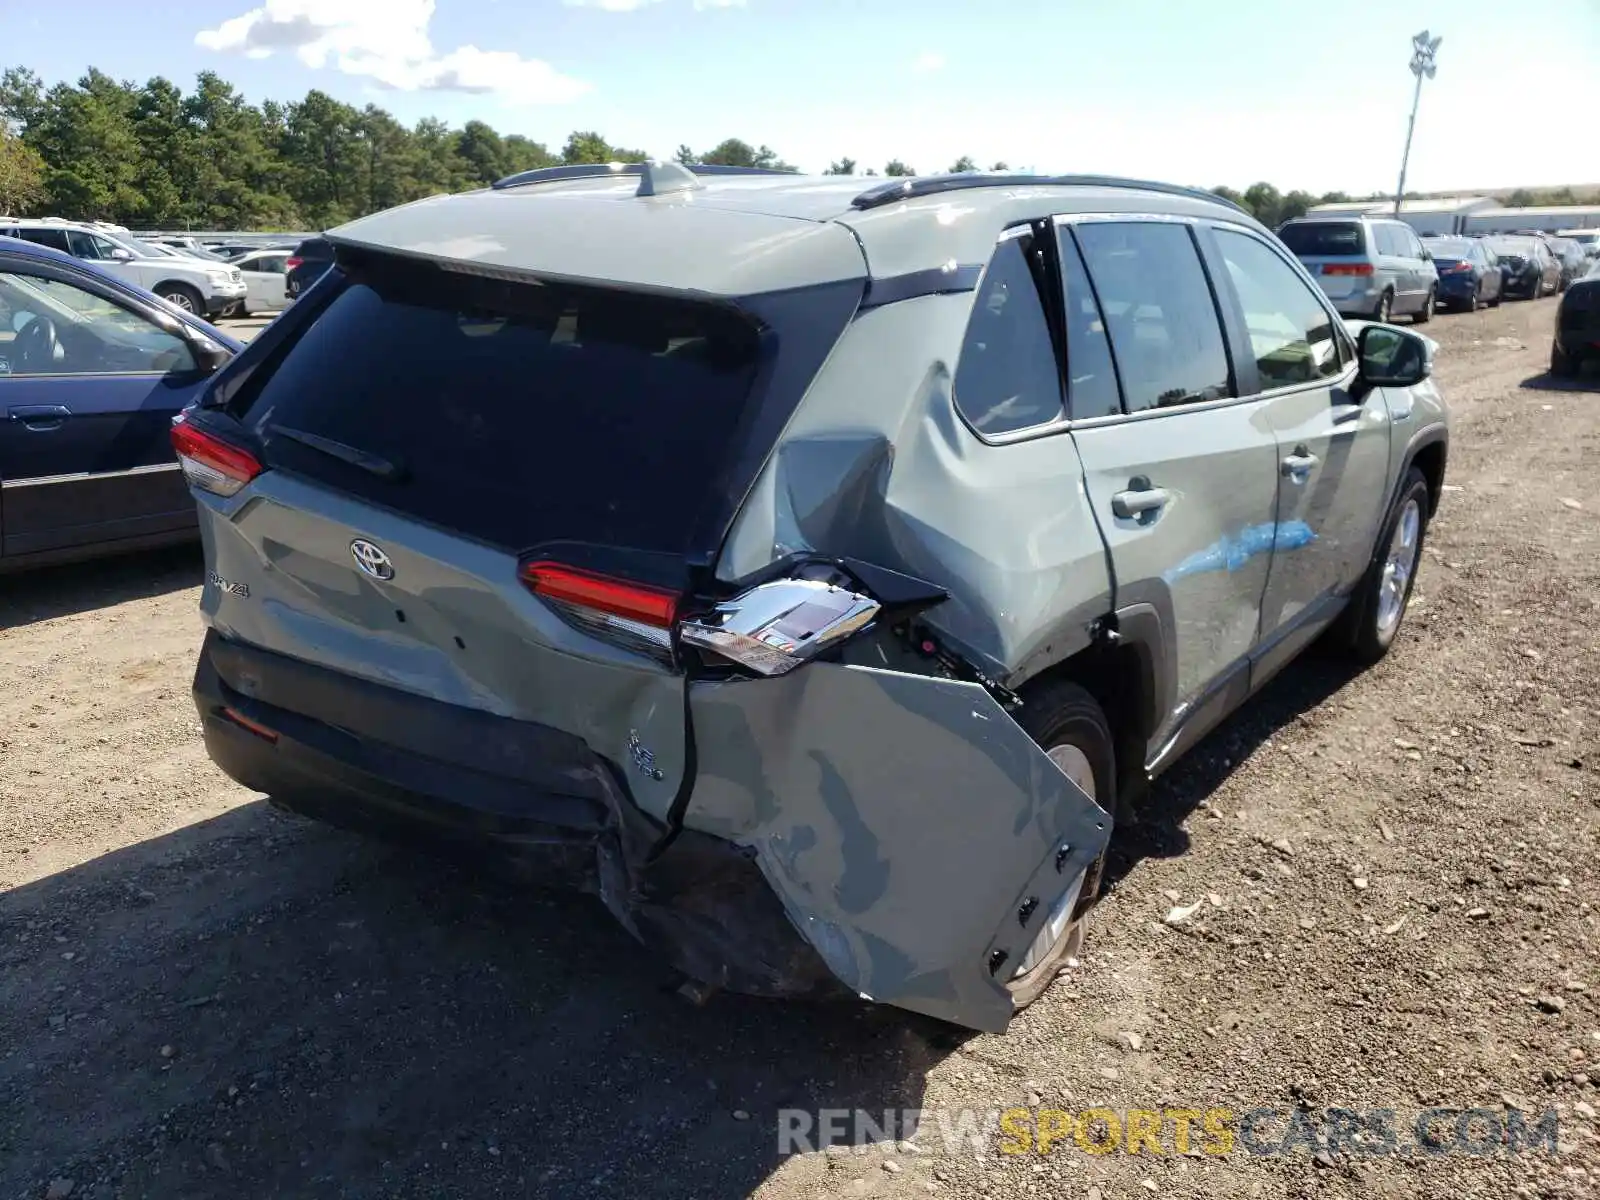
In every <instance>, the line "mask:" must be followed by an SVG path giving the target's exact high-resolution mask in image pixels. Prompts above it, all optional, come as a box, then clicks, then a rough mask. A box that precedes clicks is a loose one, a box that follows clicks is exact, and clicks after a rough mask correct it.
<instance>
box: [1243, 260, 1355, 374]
mask: <svg viewBox="0 0 1600 1200" xmlns="http://www.w3.org/2000/svg"><path fill="white" fill-rule="evenodd" d="M1216 234H1217V245H1218V247H1219V248H1220V249H1221V250H1222V260H1223V261H1224V262H1225V263H1227V264H1228V276H1229V278H1231V279H1232V281H1233V287H1234V291H1235V292H1236V293H1237V294H1238V297H1239V306H1240V308H1242V309H1243V310H1244V319H1245V326H1246V328H1247V329H1248V331H1249V334H1250V350H1251V353H1252V354H1253V355H1254V356H1255V360H1256V370H1257V371H1258V372H1260V375H1261V388H1262V390H1263V391H1266V390H1269V389H1271V388H1278V387H1286V386H1288V385H1290V384H1296V383H1309V382H1312V381H1314V380H1317V379H1328V378H1331V377H1333V376H1335V375H1338V374H1339V373H1340V371H1341V370H1342V369H1343V368H1342V367H1341V365H1340V361H1339V340H1338V334H1337V333H1336V332H1335V331H1334V319H1333V318H1332V317H1331V316H1330V315H1329V314H1328V310H1327V309H1326V308H1324V307H1323V306H1322V304H1321V303H1320V302H1318V300H1317V298H1316V297H1315V296H1314V295H1312V293H1311V289H1310V288H1308V287H1307V286H1306V285H1305V283H1304V282H1303V281H1302V280H1301V279H1300V277H1299V276H1298V275H1296V274H1295V273H1294V271H1293V270H1292V269H1291V268H1290V267H1289V264H1288V263H1286V262H1284V261H1283V259H1281V258H1279V257H1278V256H1277V255H1276V254H1274V253H1273V252H1272V251H1271V250H1270V249H1269V248H1268V247H1267V246H1265V245H1263V244H1262V243H1261V242H1258V241H1257V240H1256V239H1255V238H1253V237H1250V236H1249V235H1248V234H1243V233H1234V232H1232V231H1231V230H1226V229H1219V230H1217V231H1216Z"/></svg>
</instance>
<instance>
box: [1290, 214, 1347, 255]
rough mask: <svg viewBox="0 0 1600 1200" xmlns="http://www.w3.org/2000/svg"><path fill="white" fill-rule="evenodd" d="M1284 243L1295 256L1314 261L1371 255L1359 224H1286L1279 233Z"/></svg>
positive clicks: (1310, 222)
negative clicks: (1305, 257) (1367, 253)
mask: <svg viewBox="0 0 1600 1200" xmlns="http://www.w3.org/2000/svg"><path fill="white" fill-rule="evenodd" d="M1278 236H1279V237H1280V238H1282V239H1283V244H1284V245H1285V246H1287V247H1289V249H1290V250H1292V251H1293V252H1294V253H1295V254H1298V255H1302V256H1307V257H1314V258H1337V257H1339V256H1340V255H1357V254H1365V253H1366V252H1367V241H1366V236H1365V234H1364V232H1363V231H1362V228H1361V225H1360V223H1359V222H1356V221H1307V222H1305V223H1304V224H1301V225H1294V224H1290V225H1285V226H1284V227H1283V228H1282V229H1280V230H1278Z"/></svg>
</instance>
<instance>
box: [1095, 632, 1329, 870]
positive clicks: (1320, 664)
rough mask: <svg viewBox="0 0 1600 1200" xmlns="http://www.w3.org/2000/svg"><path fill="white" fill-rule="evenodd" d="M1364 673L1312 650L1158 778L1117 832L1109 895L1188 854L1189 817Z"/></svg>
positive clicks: (1110, 864) (1110, 860) (1110, 858)
mask: <svg viewBox="0 0 1600 1200" xmlns="http://www.w3.org/2000/svg"><path fill="white" fill-rule="evenodd" d="M1359 673H1360V672H1359V669H1358V668H1356V667H1354V666H1352V665H1351V664H1350V663H1348V662H1345V661H1341V660H1340V659H1339V658H1338V657H1337V656H1335V655H1332V654H1320V653H1318V652H1317V650H1316V648H1312V649H1311V650H1309V651H1307V652H1306V653H1305V654H1304V655H1303V656H1302V657H1300V658H1299V659H1297V660H1296V661H1295V663H1294V665H1293V667H1292V668H1291V669H1290V670H1287V671H1284V672H1283V673H1282V674H1280V675H1279V676H1278V677H1277V678H1276V679H1274V680H1273V681H1272V682H1271V683H1269V684H1267V686H1266V687H1265V688H1263V689H1262V690H1261V691H1260V692H1258V693H1257V694H1256V695H1254V696H1253V697H1251V698H1250V699H1249V700H1248V701H1246V702H1245V704H1244V705H1243V707H1241V708H1240V709H1239V711H1238V712H1236V713H1234V714H1233V715H1232V716H1231V717H1229V718H1228V719H1227V720H1226V721H1224V722H1223V723H1222V724H1221V725H1220V726H1218V727H1217V728H1216V729H1215V730H1213V731H1212V732H1211V733H1210V734H1209V735H1208V736H1207V737H1206V738H1205V739H1204V740H1203V741H1201V742H1200V743H1199V744H1198V745H1197V746H1195V747H1194V748H1193V749H1192V750H1190V751H1189V752H1188V753H1187V754H1185V755H1184V756H1183V757H1182V758H1180V759H1179V760H1178V762H1177V764H1176V765H1175V766H1174V767H1173V768H1172V769H1171V770H1170V771H1168V772H1167V773H1166V774H1164V775H1162V776H1161V777H1160V778H1159V779H1157V780H1156V782H1155V783H1154V784H1152V785H1151V788H1150V795H1149V797H1148V798H1147V799H1146V801H1145V802H1144V804H1143V805H1141V806H1140V807H1139V809H1138V810H1137V819H1136V820H1135V821H1134V822H1132V823H1131V824H1124V825H1122V826H1120V827H1119V828H1118V830H1117V832H1116V834H1115V835H1114V836H1113V838H1112V842H1111V852H1110V855H1109V856H1108V858H1107V862H1106V874H1105V879H1104V882H1103V883H1102V889H1110V888H1112V887H1115V886H1116V885H1117V884H1118V883H1120V882H1121V881H1122V879H1123V878H1125V877H1126V876H1127V875H1128V874H1129V873H1130V872H1132V871H1133V869H1134V868H1135V867H1137V866H1138V865H1139V863H1140V862H1141V861H1142V860H1144V859H1146V858H1176V857H1178V856H1179V855H1180V854H1185V853H1187V852H1188V850H1189V840H1190V839H1189V834H1188V833H1187V832H1186V831H1185V830H1184V828H1183V822H1184V821H1185V820H1186V819H1187V818H1188V817H1189V815H1190V814H1191V813H1193V812H1194V811H1195V809H1197V808H1199V807H1200V805H1201V803H1202V802H1203V801H1204V800H1205V799H1206V798H1207V797H1208V796H1210V795H1211V794H1212V793H1213V792H1215V791H1216V790H1217V788H1218V787H1219V786H1221V784H1222V781H1223V780H1225V779H1226V778H1227V777H1228V776H1229V775H1231V774H1232V773H1233V769H1234V768H1235V767H1236V766H1238V764H1239V763H1240V762H1242V761H1243V760H1244V759H1245V758H1247V757H1249V755H1251V754H1252V753H1254V751H1255V750H1256V748H1257V747H1259V746H1260V745H1261V744H1262V743H1263V742H1265V741H1266V740H1267V739H1268V738H1270V737H1272V736H1273V735H1274V734H1275V733H1277V732H1278V731H1279V730H1280V729H1282V728H1283V727H1284V726H1285V725H1288V724H1289V723H1290V722H1292V721H1294V720H1295V719H1296V718H1297V717H1299V716H1300V714H1301V713H1304V712H1306V711H1307V710H1309V709H1312V708H1315V707H1316V706H1317V705H1319V704H1321V703H1322V702H1323V701H1324V700H1326V699H1327V698H1328V697H1329V696H1332V695H1333V694H1334V693H1335V692H1337V691H1339V689H1340V688H1342V687H1344V686H1345V685H1346V684H1348V683H1349V682H1350V681H1351V680H1352V679H1354V678H1355V677H1356V675H1358V674H1359Z"/></svg>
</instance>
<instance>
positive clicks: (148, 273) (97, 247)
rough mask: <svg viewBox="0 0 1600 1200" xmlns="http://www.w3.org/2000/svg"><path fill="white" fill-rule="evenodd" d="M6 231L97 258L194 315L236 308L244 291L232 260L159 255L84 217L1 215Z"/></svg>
mask: <svg viewBox="0 0 1600 1200" xmlns="http://www.w3.org/2000/svg"><path fill="white" fill-rule="evenodd" d="M7 234H8V235H10V236H12V237H18V238H22V239H23V240H24V241H29V242H35V243H37V244H39V245H41V246H49V247H51V248H52V249H55V250H61V251H64V252H65V253H67V254H70V255H72V256H73V257H74V258H81V259H86V260H87V261H89V262H94V263H98V264H99V265H100V266H102V267H104V268H105V269H106V270H108V271H110V272H111V273H112V274H114V275H118V276H120V277H121V278H123V279H126V280H127V281H128V282H130V283H135V284H138V285H139V286H140V287H143V288H147V289H149V290H150V291H152V292H154V293H155V294H156V295H158V296H160V297H161V298H162V299H163V300H167V301H169V302H171V303H172V304H175V305H177V306H178V307H179V308H181V309H183V310H184V311H185V312H192V313H195V314H196V315H198V316H204V317H207V318H213V317H218V316H221V315H222V314H223V313H226V312H228V311H230V310H232V309H234V308H238V307H241V306H242V305H243V303H244V301H245V297H246V295H247V294H248V289H247V287H246V285H245V282H244V276H243V275H242V274H241V273H240V271H239V269H238V268H237V267H235V266H232V265H231V264H228V263H212V262H207V261H205V260H202V259H195V258H185V257H169V256H164V255H160V254H157V253H155V252H154V251H153V250H147V249H145V248H144V247H143V246H142V245H141V244H140V243H138V242H134V241H131V240H129V239H127V238H125V237H124V236H122V235H120V234H115V233H110V232H106V231H104V230H103V229H101V228H100V227H98V226H96V225H92V224H89V223H86V222H84V223H80V222H76V221H63V220H60V219H57V218H52V217H40V218H34V219H27V218H24V219H17V218H5V219H0V235H7Z"/></svg>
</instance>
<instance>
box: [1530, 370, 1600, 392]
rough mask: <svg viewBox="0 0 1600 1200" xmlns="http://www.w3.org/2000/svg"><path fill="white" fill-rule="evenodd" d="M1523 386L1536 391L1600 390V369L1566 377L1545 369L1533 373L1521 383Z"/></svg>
mask: <svg viewBox="0 0 1600 1200" xmlns="http://www.w3.org/2000/svg"><path fill="white" fill-rule="evenodd" d="M1520 386H1522V387H1525V388H1527V389H1528V390H1529V391H1534V392H1593V391H1600V371H1595V370H1593V369H1592V368H1591V369H1588V370H1583V371H1580V372H1579V373H1578V375H1577V377H1576V378H1564V377H1562V376H1559V375H1552V374H1550V372H1549V371H1543V372H1541V373H1540V374H1538V375H1531V376H1529V377H1528V378H1527V379H1524V380H1523V381H1522V383H1521V385H1520Z"/></svg>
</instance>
